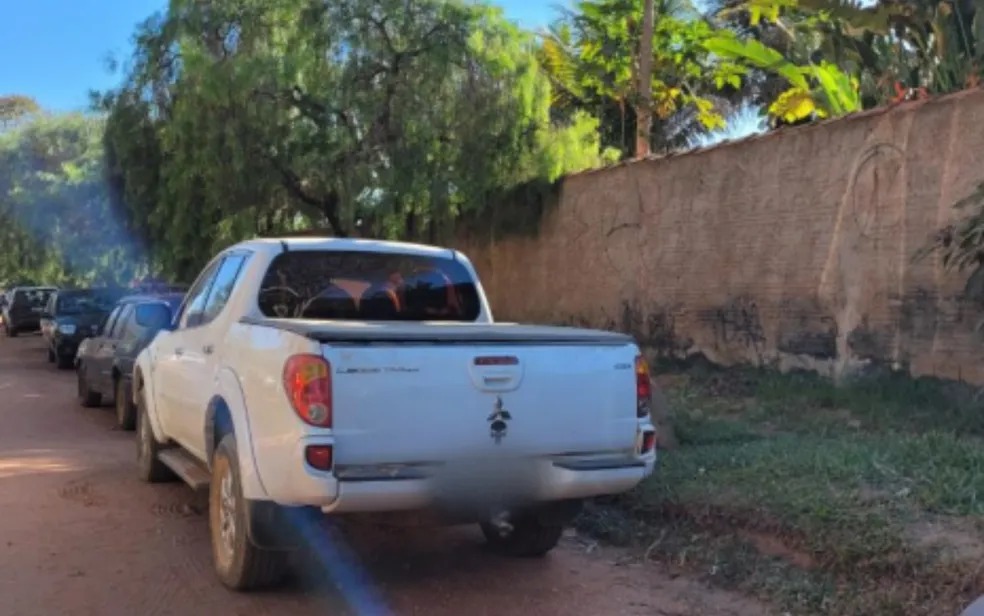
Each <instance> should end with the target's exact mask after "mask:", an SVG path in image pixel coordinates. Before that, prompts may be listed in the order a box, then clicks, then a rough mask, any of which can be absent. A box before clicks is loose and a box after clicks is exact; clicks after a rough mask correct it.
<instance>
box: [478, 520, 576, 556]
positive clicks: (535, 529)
mask: <svg viewBox="0 0 984 616" xmlns="http://www.w3.org/2000/svg"><path fill="white" fill-rule="evenodd" d="M510 524H512V527H513V528H512V530H511V531H509V532H508V533H507V534H505V535H503V534H502V533H500V532H499V529H498V528H496V526H495V525H494V524H492V523H491V522H482V525H481V526H482V533H483V534H484V535H485V540H486V541H487V542H488V544H489V547H491V548H492V549H493V550H495V551H496V552H499V553H501V554H505V555H507V556H520V557H539V556H544V555H546V553H547V552H549V551H550V550H552V549H554V548H555V547H557V543H558V542H559V541H560V537H561V536H562V535H563V534H564V526H563V525H562V524H556V523H548V522H544V521H542V520H540V519H539V517H538V516H536V515H535V514H528V515H523V516H521V517H517V518H515V519H513V520H510Z"/></svg>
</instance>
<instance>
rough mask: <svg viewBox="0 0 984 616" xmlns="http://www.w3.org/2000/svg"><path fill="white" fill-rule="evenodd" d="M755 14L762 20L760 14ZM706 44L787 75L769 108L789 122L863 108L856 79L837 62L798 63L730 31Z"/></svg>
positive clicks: (740, 60)
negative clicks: (784, 85)
mask: <svg viewBox="0 0 984 616" xmlns="http://www.w3.org/2000/svg"><path fill="white" fill-rule="evenodd" d="M758 10H761V8H759V9H758ZM753 16H754V18H755V19H756V20H757V19H759V16H758V15H756V14H753ZM705 46H706V48H707V49H708V51H710V52H712V53H714V54H715V55H717V56H719V57H721V58H725V59H728V60H731V61H733V62H735V63H741V64H744V65H750V66H751V67H753V68H756V69H759V70H762V71H765V72H768V73H773V74H775V75H777V76H779V77H781V78H783V79H784V80H785V81H786V82H787V83H788V84H789V88H788V89H787V90H785V91H784V92H783V93H781V94H780V95H779V96H778V97H777V98H776V99H775V100H774V101H773V102H772V103H771V104H770V105H769V108H768V111H769V115H770V116H772V117H776V118H781V119H782V120H783V121H785V122H786V123H795V122H798V121H800V120H803V119H806V118H811V117H818V118H826V117H831V116H839V115H844V114H846V113H851V112H854V111H860V110H861V98H860V96H859V94H858V91H857V86H856V83H855V81H854V80H852V78H851V77H849V76H848V75H846V74H844V72H843V71H841V70H840V69H839V68H838V67H837V65H835V64H832V63H830V62H821V63H819V64H812V63H811V64H807V65H805V66H798V65H796V64H794V63H793V62H791V61H789V60H787V59H786V58H785V57H783V55H782V54H781V53H779V52H778V51H776V50H775V49H772V48H771V47H766V46H765V45H763V44H762V43H761V42H759V41H757V40H755V39H748V40H741V39H739V38H738V37H737V36H735V35H734V34H733V33H731V32H727V31H724V32H721V33H719V34H717V35H716V36H714V37H712V38H710V39H708V40H707V41H706V42H705Z"/></svg>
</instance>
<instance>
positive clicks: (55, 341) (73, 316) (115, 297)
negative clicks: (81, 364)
mask: <svg viewBox="0 0 984 616" xmlns="http://www.w3.org/2000/svg"><path fill="white" fill-rule="evenodd" d="M126 294H127V291H126V290H125V289H121V288H119V289H61V290H59V291H57V292H55V293H52V294H51V297H50V298H49V300H48V304H47V306H45V308H44V311H43V312H42V313H41V335H42V336H43V337H44V341H45V342H46V343H47V345H48V361H50V362H53V363H55V362H56V363H57V364H58V367H59V368H62V369H66V368H71V367H72V366H73V365H75V354H76V352H77V351H78V350H79V345H80V344H81V343H82V341H83V340H85V339H86V338H88V337H89V336H92V335H94V334H96V333H98V328H99V325H100V324H101V323H102V322H103V321H104V320H105V319H106V316H107V315H108V314H109V313H110V311H111V310H112V309H113V307H114V306H116V303H117V302H118V301H119V300H120V298H121V297H123V296H124V295H126Z"/></svg>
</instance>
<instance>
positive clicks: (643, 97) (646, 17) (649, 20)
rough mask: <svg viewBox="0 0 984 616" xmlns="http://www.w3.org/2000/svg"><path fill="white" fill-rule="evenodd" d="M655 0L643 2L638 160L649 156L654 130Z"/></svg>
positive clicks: (636, 150)
mask: <svg viewBox="0 0 984 616" xmlns="http://www.w3.org/2000/svg"><path fill="white" fill-rule="evenodd" d="M654 12H655V7H654V6H653V0H643V9H642V34H641V40H640V42H639V94H638V97H639V105H638V107H637V109H636V117H637V118H638V124H639V126H638V128H637V129H636V149H635V155H636V158H642V157H643V156H647V155H648V154H649V133H651V132H652V130H653V85H652V80H653V35H654V32H653V29H654V27H655V24H654V23H653V22H654V21H655V19H656V16H655V15H654Z"/></svg>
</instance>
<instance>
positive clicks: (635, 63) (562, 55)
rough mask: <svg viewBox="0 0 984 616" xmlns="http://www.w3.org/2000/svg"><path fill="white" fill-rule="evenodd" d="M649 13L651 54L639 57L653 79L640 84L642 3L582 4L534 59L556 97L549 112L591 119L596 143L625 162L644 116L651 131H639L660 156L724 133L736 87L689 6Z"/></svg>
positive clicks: (679, 2) (668, 2)
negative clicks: (597, 132)
mask: <svg viewBox="0 0 984 616" xmlns="http://www.w3.org/2000/svg"><path fill="white" fill-rule="evenodd" d="M653 8H654V20H653V36H652V41H651V49H652V51H651V54H650V53H645V54H644V55H645V57H646V59H647V61H648V60H649V58H650V55H651V66H652V75H651V78H650V79H646V80H645V82H644V81H643V80H642V78H641V76H640V72H641V71H640V69H641V68H643V67H642V66H641V64H640V59H641V58H642V56H643V52H642V51H641V46H642V45H643V43H646V42H648V41H649V37H648V36H645V35H644V34H643V32H642V29H643V28H642V26H643V25H644V24H643V23H642V22H643V21H644V20H643V19H640V18H641V17H643V12H644V11H643V0H582V1H581V2H579V3H578V4H577V5H576V9H575V10H574V11H566V12H563V13H562V15H561V17H560V18H559V19H558V20H557V21H556V22H555V23H554V24H553V25H552V26H551V27H550V28H549V29H548V31H547V32H546V33H544V34H543V36H542V45H541V49H540V61H541V63H542V64H543V66H544V67H545V69H546V71H547V73H548V74H549V75H550V77H551V80H552V83H553V84H554V87H555V88H556V90H557V92H558V93H557V95H556V96H555V99H554V105H555V113H556V114H557V115H558V116H559V117H567V115H569V114H570V113H574V112H578V111H580V112H588V113H592V114H593V115H594V116H595V117H597V118H598V119H599V122H600V123H601V126H602V136H601V137H602V143H603V144H604V145H606V146H611V147H616V148H618V149H619V150H620V151H621V152H622V153H623V155H625V156H630V155H632V154H633V153H634V152H635V151H636V145H637V140H636V133H637V131H636V129H635V127H636V126H637V125H640V124H644V123H645V122H647V121H648V118H651V119H652V127H651V129H650V130H648V131H647V130H646V129H645V128H642V131H641V132H642V133H643V134H645V135H648V136H649V146H650V148H649V149H651V150H653V151H661V152H666V151H669V150H672V149H674V148H677V147H685V146H686V145H687V144H688V143H689V141H690V140H691V139H692V137H693V136H694V135H695V134H697V133H700V132H706V131H710V130H714V129H716V128H721V127H723V126H724V115H725V114H726V113H727V112H728V111H730V102H731V101H733V100H737V97H734V96H733V95H735V94H737V93H738V92H739V90H740V88H741V85H742V77H741V72H740V70H739V69H738V67H736V66H735V65H734V64H733V63H729V62H723V63H722V62H717V61H716V60H715V59H714V58H713V56H712V55H711V54H710V53H709V52H708V51H707V50H706V49H705V47H704V41H705V40H706V39H708V38H709V37H710V36H712V34H713V32H714V30H713V28H712V27H711V25H710V24H708V23H707V22H706V21H705V20H703V19H702V18H701V16H700V14H699V13H698V12H697V11H696V10H695V9H694V8H693V6H691V5H690V4H689V2H687V1H686V0H660V1H659V2H656V3H654V7H653ZM647 85H648V86H649V87H647ZM646 99H648V100H646ZM640 119H641V121H640ZM640 147H641V144H640Z"/></svg>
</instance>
